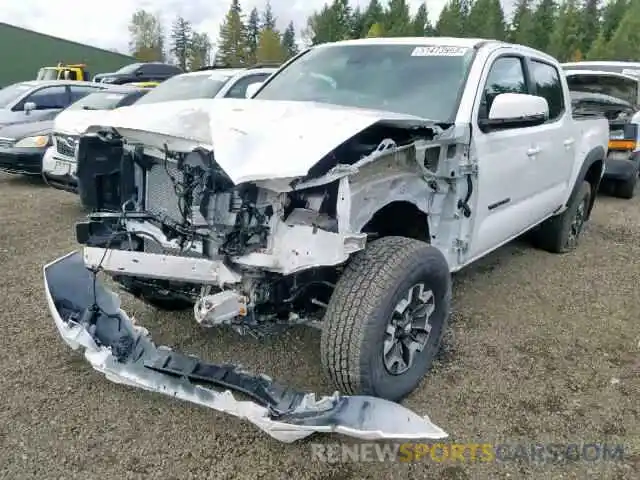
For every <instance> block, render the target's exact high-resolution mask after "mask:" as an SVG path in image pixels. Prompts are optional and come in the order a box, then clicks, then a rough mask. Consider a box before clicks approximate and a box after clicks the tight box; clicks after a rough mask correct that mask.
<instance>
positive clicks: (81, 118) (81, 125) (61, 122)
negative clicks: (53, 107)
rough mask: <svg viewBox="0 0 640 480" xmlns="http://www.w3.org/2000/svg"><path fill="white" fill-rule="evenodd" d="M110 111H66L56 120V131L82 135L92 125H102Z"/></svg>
mask: <svg viewBox="0 0 640 480" xmlns="http://www.w3.org/2000/svg"><path fill="white" fill-rule="evenodd" d="M108 113H109V110H65V111H63V112H62V113H61V114H60V115H58V116H57V117H56V119H55V123H54V127H53V129H54V131H55V132H60V133H66V134H69V135H80V134H81V133H82V132H84V131H85V130H86V129H87V128H88V127H89V126H90V125H95V124H96V123H100V121H101V119H102V118H105V116H106V115H107V114H108Z"/></svg>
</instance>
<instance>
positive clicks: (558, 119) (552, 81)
mask: <svg viewBox="0 0 640 480" xmlns="http://www.w3.org/2000/svg"><path fill="white" fill-rule="evenodd" d="M527 62H528V72H529V77H530V82H529V84H530V86H531V93H532V94H534V95H538V96H540V97H544V98H545V99H546V100H547V103H548V105H549V119H548V120H547V122H546V123H545V124H543V125H540V126H538V127H534V128H531V129H529V130H531V132H530V133H529V135H532V136H534V137H535V144H536V145H537V147H538V148H539V150H540V152H539V153H538V154H537V155H536V156H535V157H530V158H531V160H532V166H533V168H532V170H531V176H532V178H531V180H532V182H533V183H534V184H535V185H536V188H537V189H538V191H537V192H536V194H535V199H534V200H533V202H534V203H533V205H534V208H537V209H538V210H539V211H540V215H541V216H542V217H544V216H547V215H550V214H551V213H553V212H554V211H555V210H556V209H557V208H558V206H560V205H562V202H563V200H564V197H565V196H566V195H565V194H566V192H567V190H568V188H569V181H570V180H571V177H572V172H573V166H574V159H575V155H576V150H575V149H576V145H577V140H578V139H576V138H575V136H576V134H577V132H576V131H575V129H574V121H573V117H572V115H571V108H570V106H569V105H567V102H566V99H565V89H564V87H563V84H562V80H561V73H560V70H559V69H558V68H557V67H556V66H555V65H554V64H553V63H550V62H548V61H546V60H545V59H544V58H541V57H529V58H528V59H527Z"/></svg>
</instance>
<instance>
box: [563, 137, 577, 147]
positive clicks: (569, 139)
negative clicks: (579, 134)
mask: <svg viewBox="0 0 640 480" xmlns="http://www.w3.org/2000/svg"><path fill="white" fill-rule="evenodd" d="M574 143H576V140H575V139H574V138H568V139H566V140H565V141H564V146H565V147H567V148H569V147H570V146H571V145H573V144H574Z"/></svg>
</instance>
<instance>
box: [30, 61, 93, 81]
mask: <svg viewBox="0 0 640 480" xmlns="http://www.w3.org/2000/svg"><path fill="white" fill-rule="evenodd" d="M90 79H91V77H90V75H89V71H88V70H87V66H86V65H85V64H84V63H74V64H68V65H65V64H64V63H58V65H56V66H55V67H42V68H41V69H40V70H38V75H37V77H36V80H84V81H87V82H88V81H89V80H90Z"/></svg>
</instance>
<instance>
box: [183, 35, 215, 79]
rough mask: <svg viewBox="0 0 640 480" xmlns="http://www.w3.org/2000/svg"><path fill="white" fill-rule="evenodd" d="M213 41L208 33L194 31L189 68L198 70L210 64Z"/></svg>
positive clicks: (190, 47)
mask: <svg viewBox="0 0 640 480" xmlns="http://www.w3.org/2000/svg"><path fill="white" fill-rule="evenodd" d="M210 56H211V41H210V40H209V36H208V35H207V34H206V33H198V32H193V35H192V36H191V45H190V46H189V59H188V62H187V63H188V66H189V70H196V69H198V68H201V67H204V66H206V65H208V64H209V62H210V58H209V57H210Z"/></svg>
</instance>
